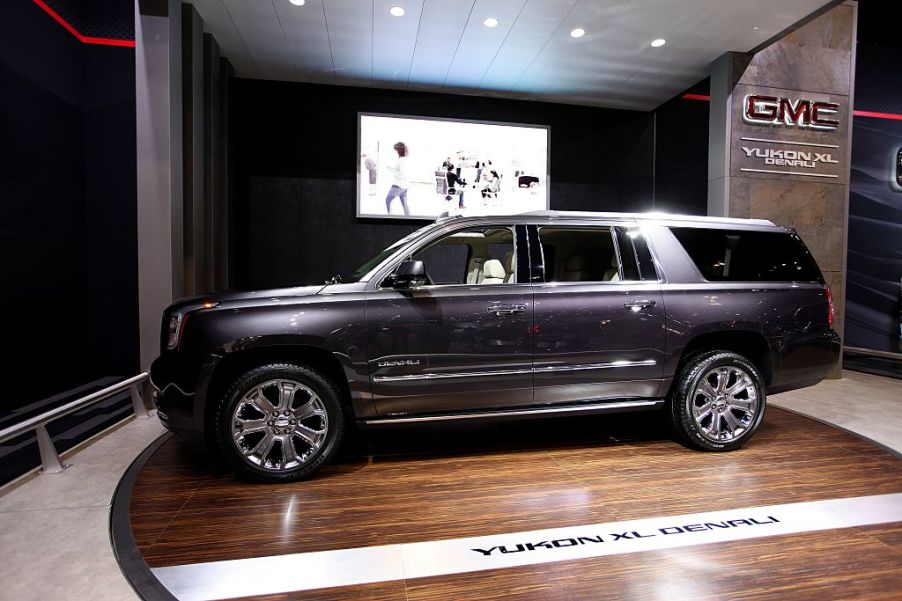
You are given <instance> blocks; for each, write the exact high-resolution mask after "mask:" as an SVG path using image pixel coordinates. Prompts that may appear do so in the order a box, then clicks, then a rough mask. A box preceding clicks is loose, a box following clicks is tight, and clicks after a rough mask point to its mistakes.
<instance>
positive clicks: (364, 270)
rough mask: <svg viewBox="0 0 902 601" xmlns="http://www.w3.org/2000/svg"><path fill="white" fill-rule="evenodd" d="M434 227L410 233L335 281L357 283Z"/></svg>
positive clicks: (431, 225) (430, 226)
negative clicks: (400, 249)
mask: <svg viewBox="0 0 902 601" xmlns="http://www.w3.org/2000/svg"><path fill="white" fill-rule="evenodd" d="M435 226H436V224H434V223H433V224H430V225H427V226H426V227H422V228H420V229H418V230H416V231H414V232H412V233H411V234H409V235H407V236H405V237H403V238H401V239H400V240H398V241H397V242H395V243H394V244H392V245H391V246H389V247H388V248H386V249H385V250H383V251H382V252H380V253H379V254H377V255H376V256H375V257H373V258H371V259H369V260H368V261H366V262H365V263H363V264H362V265H361V266H360V267H358V268H357V269H355V270H354V271H352V272H350V273H343V274H341V275H340V276H338V277H337V278H336V279H338V280H339V281H340V282H341V283H344V284H348V283H354V282H359V281H360V279H361V278H363V277H364V276H365V275H366V274H368V273H369V272H371V271H372V270H373V269H375V268H376V267H377V266H378V265H379V264H380V263H382V261H384V260H385V259H387V258H389V257H390V256H391V255H392V254H394V253H395V251H397V250H398V249H399V248H401V247H402V246H404V245H405V244H407V243H408V242H410V241H411V240H413V239H414V238H417V237H419V236H420V235H422V234H425V233H426V232H427V231H429V230H431V229H432V228H434V227H435ZM334 283H338V282H334Z"/></svg>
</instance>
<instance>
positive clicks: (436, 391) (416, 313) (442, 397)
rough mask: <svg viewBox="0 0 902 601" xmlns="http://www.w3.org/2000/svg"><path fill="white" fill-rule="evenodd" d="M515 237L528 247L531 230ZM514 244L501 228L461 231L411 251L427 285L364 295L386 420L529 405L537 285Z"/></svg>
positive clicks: (376, 388) (373, 372) (373, 371)
mask: <svg viewBox="0 0 902 601" xmlns="http://www.w3.org/2000/svg"><path fill="white" fill-rule="evenodd" d="M517 230H518V231H519V237H522V239H523V240H525V232H526V230H525V228H523V227H518V228H517ZM517 237H518V235H516V234H515V229H514V228H513V227H508V226H503V225H502V226H479V227H477V228H472V227H471V228H466V229H461V230H457V231H454V232H452V233H450V234H448V235H446V236H444V237H442V238H440V239H439V240H437V241H433V242H430V243H427V244H426V245H425V247H424V248H421V249H418V250H416V251H414V252H413V253H412V255H411V257H410V258H412V259H414V260H422V261H423V262H424V264H425V266H426V272H427V274H428V275H429V281H428V282H427V283H426V285H424V286H420V287H417V288H415V289H413V290H398V289H395V288H392V287H391V286H390V285H389V284H388V283H386V282H383V283H381V284H380V286H379V287H378V288H377V289H376V290H374V291H372V292H369V293H367V301H366V311H367V328H368V344H369V349H368V350H369V361H370V378H371V385H372V390H373V395H374V402H375V406H376V411H377V412H378V413H379V414H380V415H382V416H399V415H414V414H429V413H449V412H459V411H468V410H476V409H479V410H485V409H489V410H490V409H493V408H504V407H516V406H526V405H529V404H531V403H532V320H533V307H532V288H531V286H530V285H529V283H528V282H526V281H525V280H526V278H525V277H523V276H522V275H521V274H520V272H521V271H522V272H526V271H528V267H527V265H526V263H527V261H526V259H525V257H524V258H523V260H517V254H516V251H517V244H515V238H517ZM522 246H523V247H524V248H525V244H523V245H522ZM518 265H522V269H520V268H518ZM521 280H522V281H523V283H521Z"/></svg>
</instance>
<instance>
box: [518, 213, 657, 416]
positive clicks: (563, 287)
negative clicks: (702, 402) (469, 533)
mask: <svg viewBox="0 0 902 601" xmlns="http://www.w3.org/2000/svg"><path fill="white" fill-rule="evenodd" d="M529 235H530V244H531V246H533V247H538V248H539V249H540V250H539V252H533V253H532V254H533V259H534V272H533V273H532V277H533V278H535V279H538V280H539V281H538V282H536V283H535V284H534V292H535V295H534V303H535V326H534V332H535V350H534V359H533V364H534V385H535V389H534V402H535V404H553V403H570V402H576V401H589V400H604V399H625V398H649V397H655V396H656V395H657V391H658V387H659V385H660V382H661V379H662V374H663V359H664V344H665V330H664V304H663V298H662V294H661V285H660V282H659V280H658V274H657V272H656V270H655V267H654V264H653V261H652V258H651V254H650V253H649V251H648V246H647V244H646V242H645V239H644V237H643V236H642V233H641V231H640V230H639V228H638V227H636V226H635V225H634V224H626V225H623V224H619V225H618V224H614V223H612V224H610V225H595V224H592V225H558V224H555V225H536V226H530V232H529Z"/></svg>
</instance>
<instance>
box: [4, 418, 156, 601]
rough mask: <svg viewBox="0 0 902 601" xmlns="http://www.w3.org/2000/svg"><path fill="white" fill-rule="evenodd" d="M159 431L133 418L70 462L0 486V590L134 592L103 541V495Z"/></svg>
mask: <svg viewBox="0 0 902 601" xmlns="http://www.w3.org/2000/svg"><path fill="white" fill-rule="evenodd" d="M162 432H163V426H162V425H161V424H160V422H159V420H157V418H156V417H155V416H154V417H152V418H150V419H146V420H132V421H130V422H128V423H126V424H125V425H124V426H122V427H121V428H118V429H117V430H114V431H113V432H111V433H109V434H107V435H106V436H104V437H103V438H101V439H99V440H97V441H96V442H94V443H93V444H91V445H90V446H88V447H86V448H84V449H82V450H80V451H78V452H76V453H75V454H74V455H72V456H68V457H65V460H66V463H70V464H71V465H72V467H70V468H69V469H67V470H66V471H64V472H62V473H60V474H46V475H40V476H37V477H34V478H32V479H30V480H27V481H25V482H23V483H21V484H19V485H18V486H14V487H11V488H10V487H7V488H6V489H4V490H2V491H0V549H2V550H3V551H2V560H0V597H2V598H3V599H16V600H17V601H28V600H31V599H34V600H41V601H46V600H49V599H53V600H55V601H67V600H69V599H71V600H73V601H74V600H79V601H82V600H85V599H91V600H92V601H106V600H109V601H127V600H129V599H137V596H136V595H135V593H134V591H133V590H132V588H131V585H129V583H128V582H127V581H126V580H125V577H124V576H123V575H122V572H121V571H120V570H119V565H118V564H117V563H116V558H115V556H114V555H113V549H112V547H111V545H110V534H109V522H110V501H111V499H112V497H113V492H114V491H115V489H116V485H117V484H118V483H119V479H120V478H121V477H122V474H123V473H124V472H125V470H126V469H127V468H128V466H129V464H131V462H132V461H133V460H134V458H135V457H136V456H137V455H138V454H139V453H140V452H141V451H142V450H143V449H144V448H145V447H147V445H149V444H150V443H151V442H152V441H153V440H154V439H156V438H157V437H158V436H159V435H160V434H161V433H162Z"/></svg>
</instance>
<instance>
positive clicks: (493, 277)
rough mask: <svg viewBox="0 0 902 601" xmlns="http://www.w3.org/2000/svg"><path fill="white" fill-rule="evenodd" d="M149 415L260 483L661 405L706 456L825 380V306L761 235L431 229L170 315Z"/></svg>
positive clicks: (459, 225) (509, 223) (657, 227)
mask: <svg viewBox="0 0 902 601" xmlns="http://www.w3.org/2000/svg"><path fill="white" fill-rule="evenodd" d="M161 334H162V340H161V346H162V349H161V351H162V352H161V356H160V357H159V359H157V360H156V361H155V362H154V364H153V368H152V371H151V378H152V382H153V385H154V388H155V391H154V396H155V399H156V403H157V406H158V408H159V416H160V419H161V420H163V422H164V423H165V424H166V426H167V427H168V428H170V429H171V430H173V431H174V432H176V434H178V435H179V436H180V437H181V438H182V439H183V440H185V441H187V442H189V443H194V444H198V445H203V446H205V447H206V448H208V449H211V448H212V449H216V450H218V451H221V452H222V453H223V454H224V455H225V456H226V457H227V458H229V460H230V461H231V462H232V463H233V464H234V465H235V467H236V468H238V469H239V470H241V471H242V472H244V473H246V474H248V475H250V476H253V477H256V478H258V479H265V480H289V479H297V478H301V477H304V476H307V475H309V474H310V473H312V472H313V471H314V470H316V469H317V468H318V467H319V466H321V465H322V464H323V463H325V462H326V461H328V460H329V458H330V457H332V456H333V455H334V454H335V452H336V450H337V447H338V445H339V442H340V441H341V438H342V434H343V432H344V430H345V427H346V425H347V424H348V422H349V421H350V420H353V421H355V422H356V423H358V424H360V425H365V426H378V425H383V424H397V423H401V422H431V421H436V420H477V419H511V418H514V417H528V416H534V417H550V416H554V415H583V414H592V413H604V412H618V411H638V410H654V409H664V410H666V413H667V415H668V416H669V418H670V419H671V420H672V422H673V425H674V427H675V430H676V432H677V433H678V435H679V437H680V438H681V439H682V440H683V441H684V442H685V443H687V444H689V445H691V446H693V447H696V448H699V449H702V450H708V451H726V450H731V449H735V448H737V447H739V446H741V445H742V444H743V443H745V442H746V441H747V440H748V439H749V438H751V436H752V435H753V434H754V432H755V430H756V429H757V428H758V426H759V424H760V423H761V420H762V418H763V416H764V409H765V399H766V395H767V393H773V392H778V391H784V390H790V389H794V388H800V387H803V386H809V385H812V384H815V383H817V382H819V381H820V380H821V379H822V378H823V377H824V376H825V375H826V374H827V373H828V372H829V371H830V370H831V369H832V368H833V366H834V365H835V363H836V361H837V358H838V355H839V347H840V341H839V337H838V336H837V334H836V333H835V332H834V330H833V304H832V300H831V296H830V290H829V288H828V287H827V286H826V285H825V283H824V279H823V276H822V275H821V272H820V270H819V269H818V267H817V264H816V263H815V261H814V259H813V258H812V256H811V254H810V253H809V252H808V250H807V249H806V248H805V245H804V244H803V243H802V241H801V239H800V238H799V237H798V235H797V234H796V233H795V232H794V231H793V230H791V229H787V228H783V227H778V226H775V225H773V224H772V223H770V222H769V221H762V220H739V219H720V218H706V217H679V218H678V217H672V216H655V215H629V214H604V213H565V212H553V211H552V212H541V213H533V214H524V215H516V216H510V217H496V216H493V217H457V218H445V219H440V220H438V221H437V222H436V223H434V224H431V225H429V226H426V227H424V228H422V229H420V230H418V231H416V232H414V233H413V234H411V235H410V236H408V237H406V238H404V239H403V240H400V241H399V242H397V243H395V244H394V245H392V246H391V247H389V248H387V249H386V250H384V251H383V252H381V253H379V254H378V255H377V256H375V257H374V258H372V259H371V260H369V261H367V262H366V263H365V264H363V265H362V266H361V267H359V268H358V269H357V270H355V271H353V272H351V273H348V274H343V275H336V276H334V277H333V278H331V280H330V282H329V283H327V284H325V285H323V284H320V285H317V286H306V287H298V288H287V289H281V290H260V291H253V292H241V293H226V294H219V295H213V296H206V297H202V298H194V299H187V300H183V301H180V302H178V303H176V304H174V305H172V306H171V307H169V308H168V309H167V310H166V311H165V313H164V315H163V328H162V333H161Z"/></svg>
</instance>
